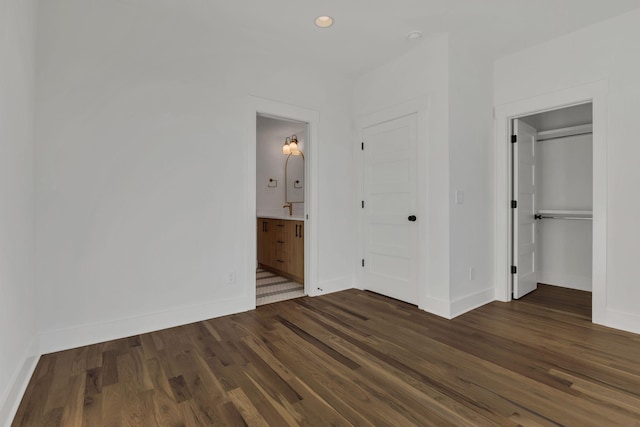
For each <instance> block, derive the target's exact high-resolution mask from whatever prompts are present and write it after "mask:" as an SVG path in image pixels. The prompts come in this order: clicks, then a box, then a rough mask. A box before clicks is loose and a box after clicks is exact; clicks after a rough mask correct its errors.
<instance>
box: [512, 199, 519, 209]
mask: <svg viewBox="0 0 640 427" xmlns="http://www.w3.org/2000/svg"><path fill="white" fill-rule="evenodd" d="M517 207H518V201H517V200H512V201H511V209H515V208H517Z"/></svg>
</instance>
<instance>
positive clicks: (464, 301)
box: [449, 288, 495, 319]
mask: <svg viewBox="0 0 640 427" xmlns="http://www.w3.org/2000/svg"><path fill="white" fill-rule="evenodd" d="M494 295H495V291H494V289H493V288H487V289H485V290H482V291H479V292H476V293H474V294H471V295H467V296H464V297H462V298H459V299H457V300H455V301H451V305H450V309H449V313H450V316H451V317H450V318H451V319H453V318H454V317H458V316H460V315H461V314H464V313H467V312H469V311H471V310H475V309H476V308H478V307H481V306H483V305H485V304H488V303H490V302H492V301H493V299H494V298H493V296H494Z"/></svg>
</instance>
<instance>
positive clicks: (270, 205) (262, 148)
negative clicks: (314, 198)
mask: <svg viewBox="0 0 640 427" xmlns="http://www.w3.org/2000/svg"><path fill="white" fill-rule="evenodd" d="M305 131H306V124H305V123H294V122H290V121H284V120H278V119H274V118H270V117H260V116H259V117H258V118H257V125H256V213H257V215H258V216H262V215H267V216H270V215H289V209H288V208H283V206H284V203H285V199H286V196H285V188H287V187H286V186H285V166H286V164H287V156H285V155H284V154H282V145H283V144H284V140H285V138H286V137H291V135H296V137H297V138H298V149H299V150H300V151H302V152H303V153H305V147H304V140H305V137H304V135H305ZM306 157H309V153H307V154H306ZM303 161H304V160H303V157H302V156H291V157H290V158H289V173H288V178H289V184H288V185H289V187H288V188H289V189H288V192H289V194H290V195H291V196H292V197H295V200H296V201H298V200H304V167H303ZM294 177H295V178H294ZM270 179H273V180H275V181H277V182H274V181H269V180H270ZM296 179H298V180H299V181H300V185H302V186H303V188H301V189H297V188H294V187H293V181H295V180H296ZM274 185H275V186H274ZM292 200H293V199H292ZM292 212H293V214H294V215H296V216H303V215H304V203H294V204H293V209H292Z"/></svg>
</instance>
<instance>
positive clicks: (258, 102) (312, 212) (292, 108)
mask: <svg viewBox="0 0 640 427" xmlns="http://www.w3.org/2000/svg"><path fill="white" fill-rule="evenodd" d="M245 117H246V118H245V130H246V132H247V134H246V138H247V156H246V159H247V163H246V164H247V169H246V174H247V206H248V209H247V210H246V211H245V212H246V215H247V216H246V228H245V230H246V240H245V242H246V243H245V245H243V246H244V248H245V249H244V253H245V260H246V264H245V269H244V272H243V280H242V284H243V285H242V286H243V293H244V295H245V298H246V307H247V309H252V308H255V307H256V305H257V304H256V303H257V302H258V299H257V296H258V293H257V290H258V288H257V285H258V279H259V278H260V277H259V276H267V275H270V273H274V272H276V273H277V276H278V277H283V279H282V280H284V279H289V280H293V279H292V277H296V278H298V281H296V280H294V281H296V282H297V283H300V284H302V285H303V289H304V293H303V295H308V296H316V295H319V294H322V292H323V290H322V289H321V286H319V283H318V190H317V184H318V155H317V147H318V144H317V141H318V125H319V123H320V114H319V113H318V111H315V110H311V109H308V108H305V107H300V106H297V105H292V104H286V103H282V102H279V101H274V100H271V99H266V98H260V97H256V96H248V97H247V104H246V116H245ZM266 119H277V120H280V121H284V122H286V123H288V124H289V126H301V125H302V130H299V129H300V127H298V128H296V129H293V128H290V129H285V130H284V132H283V133H282V134H279V135H277V137H276V138H274V141H273V147H272V148H271V149H269V150H268V151H265V152H263V151H262V150H263V148H265V147H262V146H259V143H258V132H257V131H258V122H259V121H260V122H265V121H266ZM263 124H264V123H263ZM295 132H298V133H295ZM294 135H295V140H296V143H295V144H293V140H292V139H293V138H292V137H293V136H294ZM287 138H289V139H288V140H287ZM285 142H286V145H287V146H288V149H289V150H290V151H289V154H283V146H284V145H285ZM296 151H300V152H301V154H300V155H297V153H295V152H296ZM259 152H261V153H262V154H258V153H259ZM284 153H286V149H285V150H284ZM292 153H294V154H292ZM290 154H291V155H290ZM265 156H273V159H275V160H274V161H277V162H280V164H281V169H280V172H279V176H280V178H278V177H277V176H275V175H273V176H270V174H268V173H266V172H265V173H264V174H262V172H261V173H260V177H259V174H258V163H259V162H261V161H262V160H263V157H265ZM277 159H279V160H277ZM287 159H288V161H289V163H291V164H290V165H289V166H288V168H291V170H292V172H291V177H290V178H289V173H287V179H285V176H284V174H285V172H286V171H285V168H287ZM295 163H298V167H302V168H303V170H304V172H303V174H302V173H301V174H300V175H298V176H295V173H296V172H294V171H293V170H294V168H295V167H296V165H295ZM260 168H262V166H260ZM270 179H277V180H278V184H277V185H278V187H275V188H274V187H273V186H274V185H275V182H274V181H269V180H270ZM288 181H291V182H288ZM295 181H298V183H296V182H295ZM285 183H286V187H287V188H288V187H289V186H290V187H291V190H292V193H291V194H290V195H289V197H290V198H291V199H290V200H289V201H290V202H292V203H287V202H288V201H287V200H285V195H286V192H287V188H285ZM269 185H271V186H272V187H269ZM258 187H261V188H260V190H259V189H258ZM299 187H302V188H299ZM276 188H277V190H279V191H280V192H279V194H280V195H279V196H277V197H278V198H276V199H274V200H272V201H271V204H269V205H260V207H258V199H259V197H260V199H261V202H260V203H262V201H264V197H266V196H265V193H266V194H267V195H268V194H270V193H275V192H276V191H277V190H276ZM296 191H297V193H296ZM259 193H260V194H261V195H260V196H259ZM296 195H297V196H301V197H303V199H299V198H297V197H296ZM289 206H291V215H289ZM269 216H274V217H275V218H269ZM285 217H286V218H285ZM258 218H263V220H259V219H258ZM300 221H301V222H300ZM280 225H282V227H280ZM263 226H264V227H265V231H264V232H263V231H262V229H263ZM259 233H260V236H259ZM259 237H260V238H261V241H260V243H261V244H262V243H263V242H262V239H265V241H266V242H267V246H261V248H265V247H266V248H267V249H260V251H259V248H258V238H259ZM282 237H287V238H289V240H288V241H286V240H283V239H282ZM274 241H275V243H273V242H274ZM279 241H281V242H283V243H279ZM269 242H272V243H271V244H269ZM273 244H276V245H280V246H281V247H280V250H278V248H277V247H276V248H275V249H274V248H273V246H271V245H273ZM269 248H270V249H269ZM268 251H271V253H270V254H268V253H266V252H268ZM259 252H260V253H259ZM276 252H279V253H276ZM284 253H286V254H287V255H288V259H284V258H282V257H277V255H281V256H282V255H283V254H284ZM291 254H295V255H296V259H297V260H300V259H302V260H303V261H302V265H301V266H300V264H298V265H297V266H296V265H293V266H292V265H291ZM300 254H301V255H302V257H300V256H299V255H300ZM271 256H273V257H275V260H274V258H271V261H275V262H276V263H278V264H277V265H280V264H286V262H287V260H289V265H288V266H285V265H282V266H281V267H280V268H277V267H276V268H270V269H265V268H264V265H265V264H267V263H268V262H269V258H270V257H271ZM259 257H260V259H264V258H263V257H268V258H267V263H261V262H260V261H259ZM278 259H280V260H282V261H283V262H278V261H277V260H278ZM298 262H300V261H298ZM267 267H270V266H269V265H267ZM283 267H288V268H291V269H293V273H291V271H290V272H289V275H288V276H289V277H287V276H286V275H283V274H281V273H283V272H284V273H287V271H286V270H285V268H283ZM258 268H260V269H261V270H264V271H265V272H268V273H264V272H262V271H259V270H258ZM298 268H301V270H296V269H298ZM245 278H246V280H245ZM262 279H264V277H262ZM269 279H270V280H273V281H279V280H280V279H275V278H269ZM261 284H265V283H261ZM261 289H264V288H261ZM273 292H276V290H273ZM269 293H270V292H269ZM271 296H272V297H274V298H272V299H271V300H270V301H269V302H274V300H275V297H276V296H277V295H276V294H274V295H271ZM289 297H290V295H286V294H285V293H283V294H280V298H289ZM265 301H266V299H262V300H261V301H260V303H262V302H265Z"/></svg>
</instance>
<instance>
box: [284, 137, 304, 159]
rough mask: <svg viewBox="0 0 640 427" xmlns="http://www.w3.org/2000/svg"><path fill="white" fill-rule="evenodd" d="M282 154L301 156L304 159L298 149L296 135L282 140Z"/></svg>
mask: <svg viewBox="0 0 640 427" xmlns="http://www.w3.org/2000/svg"><path fill="white" fill-rule="evenodd" d="M282 154H284V155H289V154H293V155H294V156H300V155H302V156H303V157H304V155H303V154H302V151H300V150H299V149H298V137H297V136H296V135H291V138H289V137H287V139H285V140H284V144H283V145H282Z"/></svg>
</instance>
